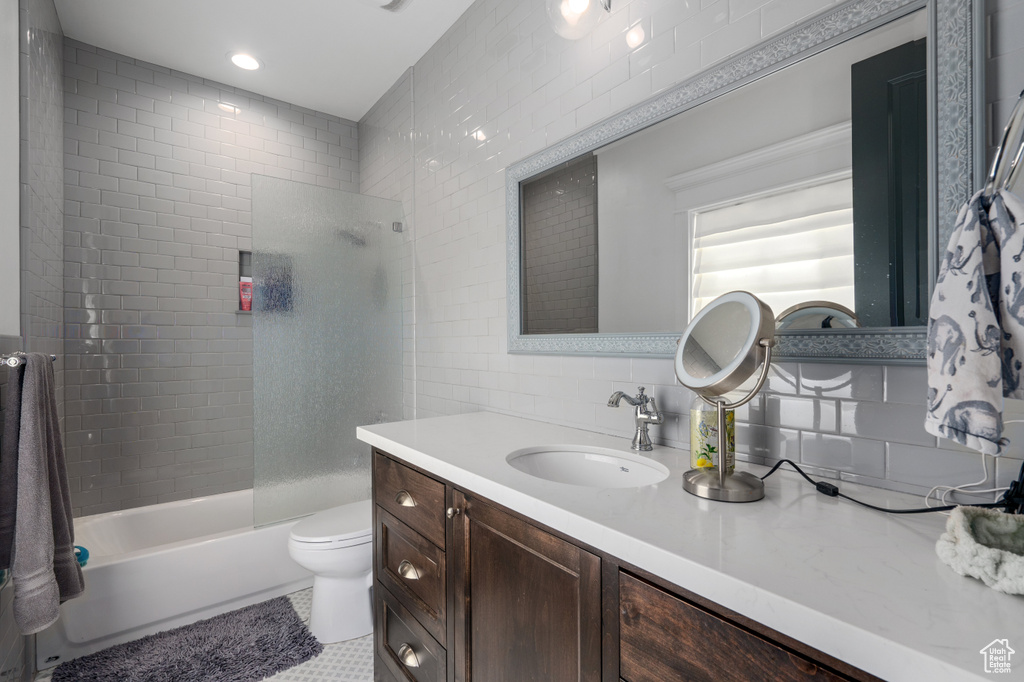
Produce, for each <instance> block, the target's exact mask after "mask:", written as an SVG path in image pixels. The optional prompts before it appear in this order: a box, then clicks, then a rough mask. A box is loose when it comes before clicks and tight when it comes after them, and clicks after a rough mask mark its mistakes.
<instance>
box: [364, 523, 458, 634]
mask: <svg viewBox="0 0 1024 682" xmlns="http://www.w3.org/2000/svg"><path fill="white" fill-rule="evenodd" d="M376 531H377V532H376V537H377V543H376V546H375V548H374V550H375V551H374V554H375V561H376V563H377V579H378V580H380V581H381V582H382V583H384V585H385V586H386V587H387V588H388V589H389V590H391V592H393V593H394V595H395V596H396V597H397V598H398V599H399V601H401V602H402V603H403V604H404V605H405V606H406V607H408V608H409V609H410V610H411V611H412V613H413V614H414V615H415V616H416V619H417V620H419V622H420V623H421V624H422V625H423V627H425V628H426V629H427V630H428V631H429V632H430V634H431V635H433V637H434V639H436V640H437V641H438V642H440V643H441V644H444V642H445V623H446V620H445V619H446V615H447V610H446V607H445V605H446V601H447V589H446V584H445V582H446V576H447V573H446V572H445V560H444V552H442V551H441V550H440V549H438V548H437V547H435V546H434V545H433V544H431V543H430V542H428V541H427V540H425V539H424V538H423V536H421V535H420V534H419V533H417V532H416V531H414V530H412V529H411V528H409V527H408V526H406V525H405V524H404V523H402V522H401V521H399V520H398V519H396V518H395V517H394V516H392V515H391V514H389V513H388V512H387V511H385V510H383V509H381V508H379V507H378V509H377V528H376Z"/></svg>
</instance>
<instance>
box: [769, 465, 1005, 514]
mask: <svg viewBox="0 0 1024 682" xmlns="http://www.w3.org/2000/svg"><path fill="white" fill-rule="evenodd" d="M783 464H789V465H790V466H791V467H793V468H794V469H795V470H796V472H797V473H798V474H800V475H801V476H803V477H804V478H806V479H807V482H808V483H810V484H811V485H813V486H814V487H815V488H816V489H817V491H818V492H819V493H821V494H823V495H828V496H829V497H841V498H843V499H844V500H849V501H850V502H853V503H855V504H859V505H861V506H862V507H867V508H868V509H874V510H875V511H880V512H885V513H886V514H927V513H929V512H940V511H950V510H953V509H956V508H957V507H958V506H960V505H956V504H947V505H945V506H942V507H920V508H917V509H887V508H885V507H876V506H875V505H873V504H868V503H867V502H861V501H860V500H857V499H854V498H852V497H850V496H849V495H844V494H843V493H841V492H839V487H838V486H836V485H834V484H832V483H828V482H826V481H815V480H814V479H813V478H811V477H810V476H808V475H807V474H806V473H804V470H803V469H801V468H800V467H799V466H798V465H797V463H796V462H794V461H793V460H791V459H782V460H779V461H778V462H777V463H776V464H775V466H773V467H772V468H771V469H770V470H769V471H768V473H767V474H765V475H764V476H762V477H761V480H762V481H763V480H764V479H766V478H768V477H769V476H771V475H772V474H774V473H775V471H776V470H777V469H778V468H779V467H780V466H782V465H783ZM1021 473H1022V479H1021V480H1018V481H1015V482H1014V484H1015V485H1017V486H1019V487H1020V489H1019V490H1018V497H1019V499H1020V500H1022V501H1024V483H1022V481H1024V466H1021ZM1010 489H1011V490H1013V486H1011V487H1010ZM1009 492H1010V491H1007V495H1009ZM1005 499H1006V495H1004V496H1003V500H1005ZM1003 500H1000V501H999V502H991V503H984V504H972V505H971V506H972V507H985V508H989V509H1005V510H1007V511H1008V512H1010V513H1014V512H1012V511H1010V507H1009V504H1008V503H1007V502H1005V501H1003ZM1016 513H1020V512H1016Z"/></svg>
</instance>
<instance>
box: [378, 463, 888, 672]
mask: <svg viewBox="0 0 1024 682" xmlns="http://www.w3.org/2000/svg"><path fill="white" fill-rule="evenodd" d="M373 460H374V467H373V476H374V483H373V495H374V566H373V571H374V619H375V620H374V640H375V650H376V655H377V660H376V662H375V666H374V679H375V680H377V682H410V681H412V682H434V681H446V682H531V681H532V682H573V681H574V680H577V681H580V682H618V681H620V680H621V681H622V682H676V681H678V682H682V681H683V680H686V681H690V680H709V681H710V680H714V681H715V682H719V681H721V680H763V679H771V680H794V681H795V680H850V679H854V680H874V679H876V678H874V677H872V676H870V675H868V674H866V673H864V672H863V671H860V670H857V669H855V668H852V667H850V666H848V665H846V664H845V663H843V662H841V661H837V660H835V659H833V658H831V657H829V656H827V655H825V654H823V653H821V652H818V651H815V650H813V649H810V648H809V647H807V646H805V645H803V644H801V643H799V642H796V641H794V640H791V639H789V638H787V637H785V636H784V635H781V634H779V633H774V632H772V631H771V630H768V629H767V628H764V627H763V626H760V625H759V624H757V623H753V622H752V621H750V620H749V619H745V618H743V617H742V616H738V615H737V614H731V613H730V612H728V611H726V610H725V609H721V608H720V607H717V605H713V604H711V603H710V602H707V601H706V600H703V599H702V598H700V597H697V596H696V595H691V594H689V593H686V591H685V590H680V589H679V588H674V587H673V586H669V585H665V584H663V583H662V581H660V579H658V578H657V577H656V576H650V575H646V574H644V572H643V571H640V570H639V569H635V568H633V567H631V566H629V565H628V564H626V562H623V561H621V560H619V559H616V558H615V557H611V556H607V555H601V554H600V553H598V552H595V551H592V550H589V549H587V548H584V547H580V546H579V545H578V544H577V543H575V542H573V541H572V540H571V538H566V537H562V536H560V535H559V534H557V533H554V532H549V531H548V530H546V529H544V528H541V527H539V524H537V523H536V522H534V521H532V520H530V519H527V518H524V517H523V516H521V515H519V514H516V513H515V512H512V511H510V510H508V509H504V508H502V507H500V506H499V505H496V504H494V503H492V502H489V501H486V500H482V499H480V498H479V497H477V496H475V495H473V494H472V493H469V492H466V491H463V490H459V489H457V488H455V487H454V486H452V485H450V484H448V483H446V482H444V481H440V480H438V479H435V478H433V477H432V476H431V475H429V474H427V473H425V472H421V471H419V470H416V469H415V468H413V467H410V466H407V465H405V464H401V463H399V462H398V461H396V460H394V459H392V458H391V457H389V456H387V455H386V454H384V453H381V452H379V451H377V450H375V451H374V456H373ZM659 583H661V584H659ZM677 591H678V592H680V593H683V595H682V596H680V595H679V594H676V592H677Z"/></svg>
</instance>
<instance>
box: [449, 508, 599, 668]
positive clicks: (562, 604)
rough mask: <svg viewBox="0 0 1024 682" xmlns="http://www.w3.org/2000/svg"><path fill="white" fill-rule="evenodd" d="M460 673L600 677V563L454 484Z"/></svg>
mask: <svg viewBox="0 0 1024 682" xmlns="http://www.w3.org/2000/svg"><path fill="white" fill-rule="evenodd" d="M452 500H453V504H454V506H453V509H455V510H458V513H457V514H455V515H454V518H453V523H452V529H451V530H452V536H451V541H450V542H449V545H448V546H449V551H450V553H451V557H452V560H451V569H450V570H451V571H452V575H453V582H452V593H453V596H454V600H453V608H452V617H453V619H454V637H453V638H452V643H451V646H452V647H453V649H454V654H455V655H454V679H455V680H457V681H459V682H462V681H465V682H469V681H470V680H473V681H476V682H491V681H493V680H508V681H509V682H514V681H518V680H523V681H525V680H538V681H539V680H565V682H572V681H573V680H579V681H580V682H600V679H601V560H600V559H599V558H598V557H597V556H596V555H594V554H591V553H590V552H587V551H585V550H583V549H581V548H580V547H577V546H576V545H574V544H572V543H570V542H566V541H565V540H562V539H561V538H558V537H555V536H554V535H552V534H550V533H547V532H545V531H543V530H541V529H539V528H537V527H536V526H533V525H531V524H529V523H526V522H525V521H524V520H522V519H521V518H519V517H516V516H513V515H512V514H509V513H506V512H504V511H501V510H500V509H498V508H497V507H495V506H493V505H491V504H488V503H485V502H483V501H481V500H478V499H475V498H474V497H472V496H470V495H466V494H464V493H462V492H461V491H459V490H455V491H454V492H453V495H452Z"/></svg>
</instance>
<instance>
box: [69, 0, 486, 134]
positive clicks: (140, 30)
mask: <svg viewBox="0 0 1024 682" xmlns="http://www.w3.org/2000/svg"><path fill="white" fill-rule="evenodd" d="M472 2H473V0H408V2H407V3H406V4H405V6H404V7H403V9H401V10H400V11H398V12H389V11H386V10H383V9H381V8H380V7H379V6H378V5H379V3H377V2H376V1H375V0H56V5H57V13H58V15H59V16H60V21H61V26H62V28H63V29H64V34H65V35H66V36H68V37H70V38H74V39H75V40H80V41H82V42H83V43H88V44H90V45H95V46H97V47H102V48H104V49H107V50H111V51H113V52H118V53H120V54H123V55H127V56H129V57H134V58H135V59H140V60H142V61H146V62H150V63H153V64H159V65H160V66H165V67H167V68H171V69H176V70H178V71H184V72H186V73H190V74H194V75H196V76H202V77H203V78H208V79H211V80H215V81H218V82H221V83H226V84H228V85H233V86H235V87H239V88H244V89H246V90H250V91H252V92H256V93H259V94H261V95H265V96H268V97H272V98H274V99H278V100H283V101H285V102H291V103H292V104H298V105H300V106H303V107H307V108H309V109H315V110H317V111H322V112H325V113H328V114H334V115H336V116H341V117H342V118H347V119H350V120H353V121H358V120H359V119H360V118H362V116H363V114H365V113H366V112H367V111H368V110H369V109H370V107H371V106H373V105H374V103H375V102H376V101H377V100H378V99H379V98H380V96H381V95H383V94H384V93H385V92H387V90H388V88H390V87H391V86H392V85H393V84H394V83H395V81H397V80H398V78H399V77H400V76H401V75H402V73H403V72H404V71H405V70H406V69H407V68H409V67H410V66H412V65H413V64H415V63H416V61H417V60H418V59H419V58H420V57H421V56H423V54H424V53H425V52H426V51H427V49H429V48H430V46H431V45H433V44H434V43H435V42H436V41H437V39H438V38H440V37H441V36H442V35H443V34H444V32H445V31H446V30H447V29H448V28H449V27H450V26H451V25H452V24H454V23H455V21H456V20H457V19H458V18H459V17H460V16H461V15H462V13H463V12H465V11H466V9H467V8H468V7H469V6H470V5H471V4H472ZM235 51H241V52H248V53H250V54H252V55H254V56H255V57H257V58H259V59H260V60H262V61H263V63H264V68H262V69H260V70H259V71H243V70H242V69H239V68H238V67H236V66H234V65H233V64H231V62H230V61H228V59H227V58H226V55H227V54H228V53H229V52H235Z"/></svg>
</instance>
